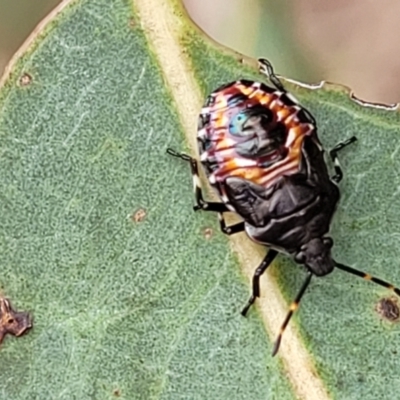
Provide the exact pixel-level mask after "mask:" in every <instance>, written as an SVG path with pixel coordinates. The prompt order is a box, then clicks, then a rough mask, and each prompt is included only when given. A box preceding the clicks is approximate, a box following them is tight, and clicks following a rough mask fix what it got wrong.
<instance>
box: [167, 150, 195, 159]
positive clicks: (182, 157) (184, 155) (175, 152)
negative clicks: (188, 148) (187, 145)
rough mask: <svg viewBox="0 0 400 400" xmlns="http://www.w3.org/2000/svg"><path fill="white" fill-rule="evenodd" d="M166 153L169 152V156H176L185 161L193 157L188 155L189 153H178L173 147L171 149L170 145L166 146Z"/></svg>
mask: <svg viewBox="0 0 400 400" xmlns="http://www.w3.org/2000/svg"><path fill="white" fill-rule="evenodd" d="M167 154H169V155H170V156H173V157H176V158H181V159H182V160H185V161H192V160H193V158H192V157H190V156H189V155H187V154H185V153H178V152H177V151H175V150H174V149H171V148H170V147H168V149H167Z"/></svg>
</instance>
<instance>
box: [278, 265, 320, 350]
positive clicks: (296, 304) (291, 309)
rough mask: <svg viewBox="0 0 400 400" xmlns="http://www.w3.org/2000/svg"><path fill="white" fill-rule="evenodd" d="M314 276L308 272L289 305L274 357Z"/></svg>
mask: <svg viewBox="0 0 400 400" xmlns="http://www.w3.org/2000/svg"><path fill="white" fill-rule="evenodd" d="M312 276H313V274H312V272H308V275H307V278H306V280H305V281H304V283H303V286H302V287H301V289H300V291H299V293H298V294H297V296H296V298H295V299H294V300H293V302H292V304H291V305H290V307H289V312H288V313H287V315H286V318H285V321H283V324H282V326H281V330H280V331H279V335H278V337H277V338H276V340H275V344H274V349H273V350H272V357H274V356H275V355H276V353H277V352H278V350H279V346H280V344H281V340H282V335H283V332H285V329H286V327H287V325H288V323H289V321H290V318H292V315H293V313H294V312H295V311H296V310H297V309H298V308H299V305H300V300H301V298H302V297H303V294H304V292H305V291H306V289H307V287H308V285H309V284H310V281H311V278H312Z"/></svg>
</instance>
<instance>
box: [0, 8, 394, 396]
mask: <svg viewBox="0 0 400 400" xmlns="http://www.w3.org/2000/svg"><path fill="white" fill-rule="evenodd" d="M272 61H273V60H272ZM239 77H246V78H255V79H264V78H263V77H261V76H260V75H259V74H258V73H257V72H256V70H255V69H254V62H253V61H251V60H247V59H244V58H243V57H242V56H240V55H238V54H234V53H232V52H229V51H227V50H225V49H223V48H221V47H220V46H217V45H215V44H213V43H212V42H211V41H209V40H208V39H207V38H206V37H205V36H204V35H203V34H201V33H200V32H199V31H198V30H197V29H196V28H194V27H193V26H192V25H191V24H190V22H189V21H188V20H187V17H186V16H185V14H184V12H183V10H182V9H181V7H180V5H179V4H178V3H176V2H175V1H173V0H170V1H169V2H165V1H162V0H135V1H134V2H133V6H132V4H131V3H130V2H129V1H127V0H114V1H113V2H109V1H107V0H90V1H89V0H86V1H84V0H76V1H73V2H71V4H68V5H66V3H63V6H62V11H61V12H60V13H59V14H58V15H57V16H56V17H55V18H54V19H51V21H50V22H49V23H48V24H47V25H46V27H45V29H44V30H43V31H41V33H40V34H39V35H37V36H36V37H33V39H32V40H31V41H30V45H29V46H27V48H25V52H23V55H22V56H21V57H20V58H19V59H18V60H17V61H16V63H15V64H13V65H12V68H11V69H10V75H9V76H8V77H6V78H5V79H3V82H4V84H3V87H2V88H1V91H0V104H1V110H0V151H1V158H0V176H1V180H0V182H1V187H0V188H1V190H0V196H1V201H0V207H1V212H0V224H1V227H2V229H1V231H0V232H1V233H0V250H1V251H0V265H1V266H2V272H1V274H0V285H1V288H2V292H3V294H5V295H6V296H7V297H9V298H10V299H11V300H12V302H13V304H14V305H15V306H16V308H17V309H18V310H22V309H23V310H30V311H31V312H32V314H33V317H34V328H33V329H32V331H30V332H29V333H28V334H27V335H25V336H23V337H21V338H13V337H10V338H7V339H6V340H5V341H4V343H3V344H2V347H1V348H0V359H1V362H0V376H1V381H0V398H1V399H3V398H4V399H7V400H9V399H12V400H13V399H29V400H30V399H47V398H60V399H74V398H76V399H112V398H124V399H155V398H165V399H214V398H218V399H244V398H255V399H294V398H296V397H302V398H315V399H319V400H321V399H324V398H326V397H327V395H326V393H325V389H324V387H327V390H328V392H330V393H331V394H332V395H333V396H334V397H336V398H340V399H344V398H364V399H377V398H396V397H397V396H396V394H397V392H398V389H399V385H398V383H397V381H398V379H397V375H398V372H399V371H398V363H397V356H396V351H397V350H396V349H397V348H398V347H399V346H400V343H399V341H400V335H398V333H399V331H400V328H399V326H398V325H397V324H395V323H389V322H386V321H382V319H381V317H380V316H379V315H378V313H377V312H376V311H375V308H376V304H377V302H378V300H379V299H380V298H381V297H383V296H388V295H389V293H388V291H387V290H385V289H383V288H380V287H379V286H376V285H375V286H374V285H372V284H371V283H366V282H363V281H362V280H361V279H357V278H355V277H354V278H353V277H351V276H346V275H345V274H344V273H342V272H341V271H335V272H334V273H332V274H331V275H329V276H327V277H325V278H324V279H317V278H315V279H314V280H313V282H312V284H311V288H310V290H309V292H308V294H307V295H306V297H305V298H304V301H303V303H302V306H301V308H300V310H299V313H298V315H297V317H296V318H295V319H294V321H292V324H291V329H289V331H288V332H287V334H285V336H284V338H283V341H282V345H281V351H280V353H279V356H278V357H276V358H272V357H271V356H270V352H271V349H272V346H271V343H270V339H269V337H268V335H267V334H266V330H265V328H264V325H263V322H264V323H265V324H266V326H267V331H271V335H272V338H274V337H275V335H276V332H277V328H276V327H277V326H279V324H280V323H281V322H282V319H283V316H284V313H285V307H286V306H285V304H284V303H283V302H282V301H281V300H280V295H279V293H278V292H277V289H276V288H277V285H276V284H275V282H276V281H278V282H279V285H280V287H281V288H282V290H283V293H284V296H285V298H286V300H287V301H288V302H289V301H290V300H291V299H292V298H293V296H294V294H295V292H296V291H297V290H298V288H299V286H300V284H301V281H302V280H303V279H304V271H302V270H301V269H300V268H298V267H297V266H295V265H294V264H293V263H292V262H290V261H288V260H287V259H286V258H285V257H284V256H282V257H280V258H279V260H278V262H277V263H276V265H274V266H273V267H272V269H271V271H269V273H268V274H266V275H267V276H266V277H265V279H263V281H262V292H263V298H262V299H261V300H260V301H259V302H258V304H259V306H260V309H261V312H257V309H256V308H255V309H254V310H252V311H251V312H250V313H249V316H248V318H243V317H241V315H240V313H239V310H240V309H241V307H242V306H243V305H244V304H245V302H246V300H247V298H248V295H249V292H250V284H249V281H250V277H251V275H252V272H253V271H254V269H255V267H256V266H257V262H258V261H259V260H260V257H261V256H262V254H263V252H264V251H265V250H264V249H263V248H259V247H256V246H253V245H251V242H250V240H249V239H247V238H246V236H245V235H238V237H237V238H236V239H235V238H233V239H232V240H228V238H226V237H225V236H224V235H223V234H222V233H220V232H219V229H218V223H217V220H216V217H215V216H214V215H208V214H207V213H196V214H195V213H193V212H192V207H191V206H192V204H193V194H192V190H191V177H190V172H189V168H188V166H187V165H185V163H183V162H179V160H176V159H173V158H171V157H168V156H167V155H166V153H165V150H166V148H167V147H173V148H175V149H177V150H180V149H185V148H186V149H187V148H188V147H189V148H193V145H194V142H195V135H196V115H197V113H198V110H199V107H200V105H201V101H202V100H201V99H202V98H203V97H204V96H205V95H206V93H208V92H209V91H210V90H212V89H214V88H215V87H216V86H218V85H220V84H222V83H225V82H227V81H231V80H234V79H237V78H239ZM287 85H288V87H289V88H290V90H291V91H293V93H294V94H295V95H296V96H297V97H298V98H299V99H300V100H301V102H302V104H304V105H305V106H307V107H308V109H309V110H310V111H311V112H312V113H313V114H314V115H315V117H316V119H317V122H318V126H319V135H320V138H321V141H322V142H323V144H324V146H326V148H327V149H328V148H330V147H332V146H333V145H334V144H335V143H337V142H338V141H340V140H342V139H346V138H348V137H350V136H352V135H356V136H358V138H359V141H358V142H357V144H355V145H353V146H351V147H349V148H347V149H346V150H344V151H343V152H342V153H341V154H340V159H341V163H342V166H343V169H344V172H345V178H344V180H343V182H342V183H341V189H342V199H341V202H340V205H339V207H338V211H337V214H336V217H335V220H334V224H333V227H332V235H333V237H334V239H335V248H334V255H335V258H336V259H337V260H338V261H340V262H342V263H346V264H348V265H351V266H353V267H355V268H360V269H363V270H366V271H368V272H371V273H373V274H375V275H377V276H379V277H381V278H384V279H387V280H389V281H393V282H396V281H397V283H398V284H399V285H400V278H398V277H397V275H398V274H397V273H396V272H397V262H398V261H397V260H398V259H400V257H399V256H400V254H399V252H400V250H399V249H398V247H399V246H398V236H399V235H398V232H400V226H399V225H400V222H399V221H398V219H397V218H396V217H397V215H398V211H397V210H399V209H400V204H399V203H400V200H399V196H398V190H399V189H398V188H399V187H400V178H399V171H400V168H399V167H400V163H399V162H398V148H399V144H398V137H399V132H398V131H399V126H400V125H399V114H398V113H397V112H393V111H389V110H379V109H376V108H372V107H366V106H361V105H359V104H356V103H355V102H354V101H353V100H350V98H349V94H348V92H347V91H346V90H344V89H342V88H340V87H336V86H332V85H331V86H330V85H326V86H325V87H324V88H322V89H318V90H310V89H307V88H302V87H301V86H299V85H296V84H291V83H289V82H288V83H287ZM185 135H186V137H185ZM237 258H238V259H239V260H240V263H239V261H238V259H237ZM244 275H246V277H245V276H244ZM296 326H297V328H298V329H297V330H298V331H299V332H300V333H299V334H297V335H296V331H297V330H296V329H295V327H296ZM281 360H283V362H281Z"/></svg>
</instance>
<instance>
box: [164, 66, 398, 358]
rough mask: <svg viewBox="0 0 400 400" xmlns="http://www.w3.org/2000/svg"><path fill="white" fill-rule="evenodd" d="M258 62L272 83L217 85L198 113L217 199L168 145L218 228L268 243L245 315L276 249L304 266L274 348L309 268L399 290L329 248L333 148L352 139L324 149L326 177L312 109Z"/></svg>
mask: <svg viewBox="0 0 400 400" xmlns="http://www.w3.org/2000/svg"><path fill="white" fill-rule="evenodd" d="M259 65H260V72H262V73H264V74H265V75H267V77H268V78H269V81H270V82H271V83H272V85H273V87H271V86H268V85H266V84H264V83H261V82H254V81H249V80H239V81H236V82H232V83H229V84H226V85H223V86H221V87H219V88H218V89H216V90H215V91H214V92H212V93H211V94H210V95H209V96H208V98H207V100H206V103H205V105H204V107H203V108H202V110H201V113H200V116H199V126H198V133H197V141H198V147H199V153H200V161H201V163H202V165H203V167H204V170H205V172H206V175H207V177H208V180H209V182H210V184H211V186H213V188H214V189H215V190H216V192H217V193H218V195H219V197H220V199H221V201H222V202H220V203H218V202H209V201H206V200H204V198H203V195H202V190H201V186H200V179H199V175H198V167H197V161H196V160H195V159H194V158H192V157H190V156H189V155H187V154H183V153H177V152H176V151H174V150H172V149H168V150H167V152H168V153H169V154H170V155H172V156H175V157H178V158H181V159H183V160H185V161H188V162H189V164H190V167H191V171H192V175H193V184H194V192H195V201H196V204H195V206H194V210H204V211H213V212H217V213H218V216H219V222H220V226H221V230H222V232H224V233H225V234H227V235H232V234H234V233H238V232H242V231H245V232H246V234H247V235H248V236H249V238H250V239H252V240H253V241H255V242H257V243H260V244H263V245H265V246H267V247H268V251H267V254H266V256H265V257H264V259H263V261H262V262H261V264H260V265H259V266H258V267H257V268H256V270H255V273H254V275H253V285H252V286H253V288H252V295H251V297H250V299H249V300H248V302H247V304H246V306H245V307H244V308H243V310H242V314H243V315H246V313H247V311H248V310H249V308H250V306H251V305H252V304H253V303H254V301H255V300H256V298H257V297H259V295H260V277H261V275H262V274H263V273H264V272H265V270H266V269H267V268H268V266H269V265H270V264H271V263H272V261H273V260H274V259H275V257H276V256H277V254H278V253H285V254H287V255H289V256H291V257H292V258H293V260H294V261H295V262H296V263H298V264H301V265H303V266H304V267H305V269H306V271H307V276H306V279H305V281H304V283H303V285H302V287H301V288H300V291H299V292H298V294H297V296H296V298H295V299H294V301H293V302H292V304H291V305H290V308H289V312H288V314H287V316H286V318H285V320H284V322H283V324H282V326H281V329H280V332H279V334H278V337H277V339H276V341H275V345H274V348H273V353H272V354H273V355H275V354H276V353H277V352H278V349H279V346H280V342H281V339H282V334H283V332H284V330H285V328H286V326H287V324H288V323H289V320H290V318H291V316H292V315H293V312H294V311H295V310H296V309H297V308H298V306H299V304H300V300H301V298H302V296H303V294H304V293H305V291H306V289H307V287H308V285H309V283H310V281H311V278H312V276H313V275H315V276H324V275H327V274H329V273H330V272H332V271H333V269H334V268H338V269H340V270H342V271H345V272H348V273H350V274H353V275H356V276H359V277H361V278H364V279H366V280H369V281H372V282H374V283H377V284H378V285H381V286H384V287H385V288H388V289H390V290H392V291H394V292H395V293H396V294H397V295H400V289H398V288H395V287H394V286H393V285H391V284H389V283H388V282H385V281H383V280H381V279H379V278H375V277H373V276H371V275H369V274H367V273H365V272H362V271H359V270H356V269H354V268H351V267H349V266H346V265H343V264H341V263H338V262H336V261H335V260H334V259H333V258H332V255H331V248H332V246H333V240H332V238H331V237H330V236H329V228H330V224H331V221H332V217H333V215H334V213H335V210H336V206H337V203H338V201H339V197H340V193H339V188H338V183H339V182H340V181H341V179H342V178H343V173H342V169H341V167H340V163H339V160H338V152H339V151H340V150H341V149H343V148H344V147H346V146H347V145H349V144H351V143H353V142H355V141H356V140H357V139H356V138H355V137H351V138H350V139H348V140H346V141H343V142H340V143H338V144H337V145H336V146H335V147H334V148H333V149H332V150H330V151H329V156H330V158H331V160H332V162H333V165H334V170H335V174H334V175H333V176H332V177H330V176H329V173H328V168H327V165H326V163H325V159H324V149H323V147H322V145H321V143H320V141H319V139H318V136H317V125H316V122H315V120H314V118H313V116H312V115H311V114H310V112H309V111H308V110H306V109H305V108H304V107H302V106H301V105H299V103H298V102H297V100H296V99H295V98H294V97H293V96H292V95H291V94H290V93H288V92H287V91H286V89H285V88H284V86H283V84H282V82H281V81H280V80H279V78H278V77H277V76H276V75H275V73H274V71H273V69H272V66H271V64H270V63H269V62H268V61H267V60H264V59H261V60H259ZM226 212H234V213H236V214H238V215H239V216H240V217H241V218H242V220H243V221H241V222H239V223H236V224H234V225H231V226H227V225H226V223H225V220H224V215H223V214H224V213H226Z"/></svg>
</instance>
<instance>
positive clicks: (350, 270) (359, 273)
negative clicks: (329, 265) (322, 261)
mask: <svg viewBox="0 0 400 400" xmlns="http://www.w3.org/2000/svg"><path fill="white" fill-rule="evenodd" d="M335 267H337V268H339V269H341V270H342V271H345V272H348V273H350V274H353V275H356V276H359V277H360V278H363V279H365V280H366V281H371V282H374V283H376V284H377V285H380V286H383V287H385V288H387V289H389V290H391V291H392V292H394V293H395V294H397V296H400V289H399V288H397V287H395V286H394V285H392V284H391V283H389V282H386V281H383V280H382V279H379V278H376V277H375V276H372V275H370V274H367V273H365V272H363V271H359V270H358V269H354V268H351V267H349V266H347V265H343V264H339V263H335Z"/></svg>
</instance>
